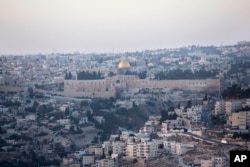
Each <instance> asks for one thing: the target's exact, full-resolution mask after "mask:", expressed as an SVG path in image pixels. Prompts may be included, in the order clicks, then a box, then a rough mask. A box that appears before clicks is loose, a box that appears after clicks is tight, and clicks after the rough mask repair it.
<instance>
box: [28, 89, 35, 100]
mask: <svg viewBox="0 0 250 167" xmlns="http://www.w3.org/2000/svg"><path fill="white" fill-rule="evenodd" d="M28 92H29V95H30V98H31V99H33V97H34V91H33V88H28Z"/></svg>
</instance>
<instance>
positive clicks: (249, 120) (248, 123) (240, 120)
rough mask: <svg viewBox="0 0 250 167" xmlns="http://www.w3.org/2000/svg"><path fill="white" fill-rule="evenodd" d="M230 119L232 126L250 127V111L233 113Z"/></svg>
mask: <svg viewBox="0 0 250 167" xmlns="http://www.w3.org/2000/svg"><path fill="white" fill-rule="evenodd" d="M229 120H230V122H231V126H232V127H238V128H239V129H247V128H249V127H250V111H240V112H237V113H232V116H230V117H229Z"/></svg>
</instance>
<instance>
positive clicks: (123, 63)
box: [118, 60, 130, 69]
mask: <svg viewBox="0 0 250 167" xmlns="http://www.w3.org/2000/svg"><path fill="white" fill-rule="evenodd" d="M129 67H130V64H129V63H128V61H126V60H122V61H120V63H119V64H118V69H124V68H129Z"/></svg>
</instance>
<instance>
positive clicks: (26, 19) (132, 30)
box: [0, 0, 250, 55]
mask: <svg viewBox="0 0 250 167" xmlns="http://www.w3.org/2000/svg"><path fill="white" fill-rule="evenodd" d="M249 6H250V1H249V0H238V1H234V0H203V1H200V0H189V1H181V0H179V1H177V0H154V1H153V0H137V1H132V0H120V1H119V0H92V1H87V0H73V1H67V0H36V1H34V0H22V1H20V0H1V2H0V25H1V26H0V55H2V54H37V53H51V52H59V53H62V52H67V53H69V52H74V51H79V52H83V53H89V52H97V53H98V52H99V53H100V52H125V51H128V52H129V51H136V50H137V51H142V50H147V49H158V48H178V47H183V46H190V45H216V46H219V45H233V44H236V43H237V42H238V41H250V31H249V30H250V22H249V18H250V12H249V10H248V7H249Z"/></svg>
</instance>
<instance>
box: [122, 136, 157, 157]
mask: <svg viewBox="0 0 250 167" xmlns="http://www.w3.org/2000/svg"><path fill="white" fill-rule="evenodd" d="M157 155H158V143H157V142H154V141H147V140H144V141H141V142H139V143H128V144H127V147H126V156H127V158H130V159H133V158H144V159H149V158H154V157H157Z"/></svg>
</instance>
